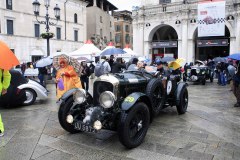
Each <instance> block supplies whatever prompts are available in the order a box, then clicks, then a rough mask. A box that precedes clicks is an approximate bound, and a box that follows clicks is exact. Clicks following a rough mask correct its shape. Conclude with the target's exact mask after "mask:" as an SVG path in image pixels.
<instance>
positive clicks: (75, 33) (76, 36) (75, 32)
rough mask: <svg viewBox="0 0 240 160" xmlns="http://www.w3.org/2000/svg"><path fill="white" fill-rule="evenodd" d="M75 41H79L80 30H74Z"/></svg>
mask: <svg viewBox="0 0 240 160" xmlns="http://www.w3.org/2000/svg"><path fill="white" fill-rule="evenodd" d="M74 41H78V30H74Z"/></svg>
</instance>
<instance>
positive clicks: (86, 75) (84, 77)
mask: <svg viewBox="0 0 240 160" xmlns="http://www.w3.org/2000/svg"><path fill="white" fill-rule="evenodd" d="M81 65H82V68H83V69H82V75H81V77H80V79H81V83H82V87H83V89H85V90H86V91H88V88H89V76H90V75H91V72H90V69H89V67H88V66H87V62H85V61H83V62H81ZM84 84H86V86H85V85H84Z"/></svg>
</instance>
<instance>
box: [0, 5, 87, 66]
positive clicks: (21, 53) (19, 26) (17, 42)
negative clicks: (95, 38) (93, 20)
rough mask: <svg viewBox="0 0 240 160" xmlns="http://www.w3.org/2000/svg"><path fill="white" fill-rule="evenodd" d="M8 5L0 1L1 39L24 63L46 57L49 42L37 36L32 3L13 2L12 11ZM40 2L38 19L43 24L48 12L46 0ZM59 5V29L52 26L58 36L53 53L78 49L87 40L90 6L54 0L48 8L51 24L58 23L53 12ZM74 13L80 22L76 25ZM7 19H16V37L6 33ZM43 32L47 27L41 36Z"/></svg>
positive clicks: (41, 30) (14, 24) (52, 46)
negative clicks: (75, 38)
mask: <svg viewBox="0 0 240 160" xmlns="http://www.w3.org/2000/svg"><path fill="white" fill-rule="evenodd" d="M6 2H7V0H1V1H0V40H3V41H4V42H6V43H7V44H8V46H9V47H10V48H11V49H14V52H15V54H16V56H17V57H18V59H19V60H20V61H21V62H29V61H31V60H32V56H46V55H47V47H46V46H47V45H46V43H47V42H46V39H42V38H36V37H35V29H34V24H37V21H36V18H35V16H34V14H33V6H32V2H33V0H22V1H19V0H11V2H12V9H7V7H6ZM39 2H40V3H41V5H40V16H39V17H38V20H40V21H43V20H45V18H44V16H45V14H46V9H45V6H44V0H39ZM56 4H58V5H59V7H60V9H61V11H60V14H61V17H60V21H58V23H57V25H56V26H50V32H53V33H54V34H55V37H54V38H52V39H50V53H54V52H57V51H61V52H70V51H73V50H76V49H78V48H79V47H80V46H81V45H82V44H83V43H84V41H85V40H86V37H87V35H86V33H87V31H86V29H87V26H86V25H87V24H86V6H87V3H86V2H85V1H82V0H67V1H66V0H54V1H53V0H52V1H51V3H50V8H49V16H50V17H51V21H52V22H56V20H55V16H54V12H53V8H54V7H55V5H56ZM65 5H66V8H65V7H64V6H65ZM65 9H66V23H65V12H64V10H65ZM74 14H77V23H74ZM7 20H13V30H14V34H13V35H9V34H7ZM65 24H66V29H65ZM56 27H60V28H61V39H56ZM65 30H66V32H65ZM74 30H77V31H78V41H74ZM44 32H46V29H45V25H44V24H41V25H40V34H41V33H44ZM65 33H66V34H65ZM65 35H66V36H65Z"/></svg>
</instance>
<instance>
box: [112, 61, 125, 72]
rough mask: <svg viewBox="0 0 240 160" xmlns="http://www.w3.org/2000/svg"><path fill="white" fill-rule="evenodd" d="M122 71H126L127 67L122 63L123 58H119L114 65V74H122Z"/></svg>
mask: <svg viewBox="0 0 240 160" xmlns="http://www.w3.org/2000/svg"><path fill="white" fill-rule="evenodd" d="M122 69H126V65H125V64H124V63H123V62H122V58H117V59H116V62H114V63H113V66H112V73H120V72H121V71H122Z"/></svg>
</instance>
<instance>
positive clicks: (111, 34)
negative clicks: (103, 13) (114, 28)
mask: <svg viewBox="0 0 240 160" xmlns="http://www.w3.org/2000/svg"><path fill="white" fill-rule="evenodd" d="M111 40H112V32H110V41H111Z"/></svg>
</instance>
